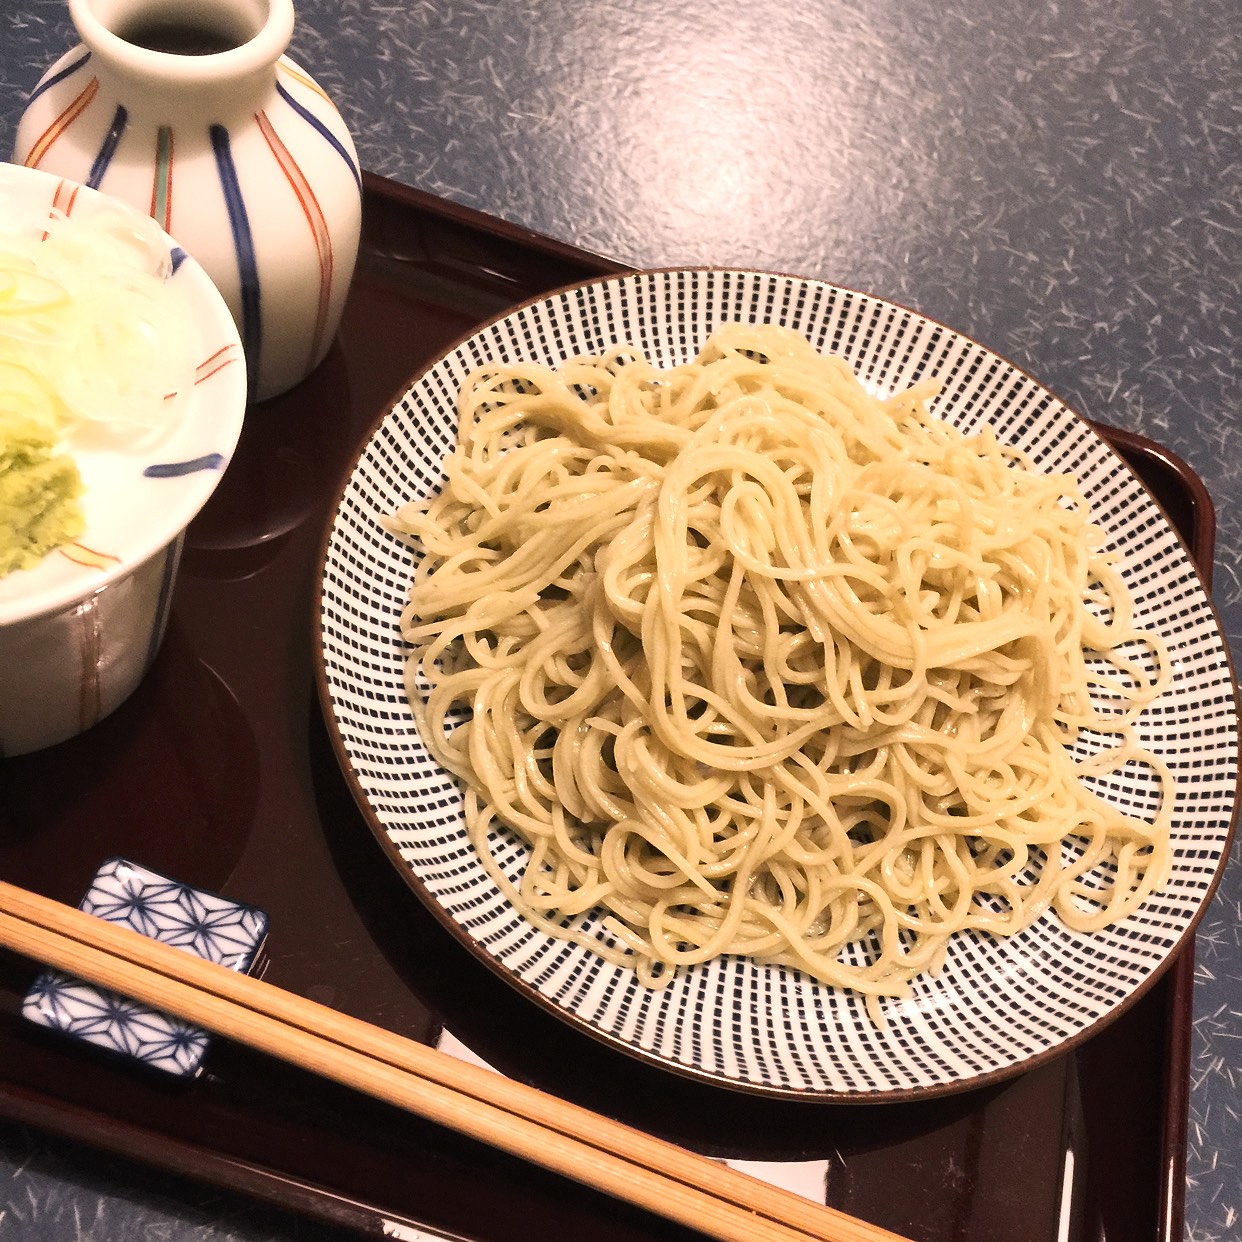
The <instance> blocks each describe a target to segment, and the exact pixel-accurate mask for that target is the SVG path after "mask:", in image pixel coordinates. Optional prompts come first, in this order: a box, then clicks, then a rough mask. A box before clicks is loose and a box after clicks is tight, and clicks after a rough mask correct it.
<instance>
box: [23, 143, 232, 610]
mask: <svg viewBox="0 0 1242 1242" xmlns="http://www.w3.org/2000/svg"><path fill="white" fill-rule="evenodd" d="M18 208H20V219H21V220H22V222H23V227H24V228H28V229H35V228H37V227H39V225H38V221H39V218H40V216H41V214H43V213H46V212H50V211H53V210H55V211H58V212H62V213H64V214H66V215H68V216H69V217H70V218H71V219H89V218H90V217H91V216H92V215H94V214H96V213H99V212H101V211H107V212H110V213H116V212H117V211H118V209H119V210H122V211H129V210H131V209H129V208H126V207H124V205H123V204H121V203H120V201H119V200H118V199H115V198H113V197H111V196H109V195H104V194H100V193H98V192H97V191H95V190H91V189H88V188H87V187H86V186H82V185H78V184H77V183H76V182H73V181H68V180H65V179H64V178H61V177H56V176H53V175H52V174H50V173H45V172H40V171H39V170H38V169H32V168H22V167H19V166H17V165H13V164H0V209H3V210H6V211H7V212H8V213H9V214H10V216H11V215H12V214H13V213H14V211H15V210H16V209H18ZM134 214H137V213H136V212H135V213H134ZM164 240H165V241H166V243H167V245H168V248H169V252H170V254H171V255H172V258H173V269H172V272H171V274H170V275H169V277H168V282H169V286H170V287H171V288H172V290H173V291H174V292H175V293H176V294H177V295H178V296H179V297H180V299H181V300H182V302H183V303H184V305H185V306H186V307H187V309H188V311H189V315H190V321H191V323H190V326H191V331H192V332H193V334H194V340H193V346H194V349H195V355H194V358H193V363H194V366H195V368H196V369H195V376H194V385H193V388H192V389H191V390H190V394H189V399H188V400H187V401H186V402H185V404H184V405H183V406H182V407H181V409H180V411H179V415H178V417H177V418H176V420H175V421H173V422H171V423H170V425H169V426H168V427H166V428H161V429H157V430H156V431H154V432H147V431H144V432H142V433H140V434H137V435H134V436H132V437H126V438H122V437H112V438H107V437H98V436H93V435H92V434H91V433H90V431H89V429H88V430H86V431H75V432H72V433H71V434H70V435H69V437H68V438H67V440H66V441H65V443H64V445H63V446H62V448H63V451H65V452H67V453H69V454H70V455H71V456H72V457H73V459H74V461H75V462H76V463H77V465H78V469H79V471H80V473H81V475H82V483H83V486H84V492H83V495H82V509H83V513H84V516H85V519H86V529H85V530H84V532H83V533H82V535H81V536H80V538H78V539H77V540H75V541H74V542H73V543H70V544H66V545H64V546H62V547H60V548H57V549H55V550H53V551H52V552H51V553H49V554H48V555H47V556H46V557H44V558H43V560H42V561H40V562H39V564H38V565H37V566H35V567H34V568H32V569H25V570H19V571H16V572H14V573H11V574H8V575H6V576H5V577H3V578H0V624H3V623H5V622H8V621H13V620H16V619H18V618H20V617H33V616H38V615H40V614H43V613H47V612H52V611H55V610H57V609H59V608H63V607H64V606H65V605H67V604H70V603H72V602H73V601H74V600H76V599H79V598H80V597H82V596H83V595H85V594H87V593H90V592H93V591H96V590H98V589H99V588H101V587H103V586H105V585H107V584H108V583H109V582H112V581H113V580H114V579H116V578H119V577H121V576H122V575H124V574H128V573H131V572H132V571H133V569H134V567H135V566H137V565H140V564H142V562H144V561H145V560H147V559H148V558H149V557H151V556H153V555H154V554H155V553H156V552H158V551H159V550H160V549H161V548H163V547H165V546H166V545H167V544H168V543H169V542H170V541H171V540H172V539H174V538H175V537H176V535H177V534H178V532H180V531H182V530H184V529H185V527H186V526H187V525H188V523H189V522H190V519H191V518H193V517H194V515H195V514H196V513H198V511H199V509H201V508H202V506H203V505H204V504H205V503H206V502H207V499H208V497H210V495H211V493H212V492H213V491H214V490H215V488H216V484H217V483H218V482H219V481H220V477H221V475H222V474H223V473H224V470H225V468H226V467H227V465H228V463H229V460H230V458H231V456H232V453H233V449H234V448H235V446H236V444H237V439H238V436H239V435H240V434H241V428H242V420H243V416H244V414H245V410H246V361H245V357H244V356H243V354H242V347H241V341H240V339H239V338H238V334H237V328H236V326H235V324H234V323H233V317H232V316H231V315H230V314H229V310H228V307H227V306H226V305H225V302H224V299H223V298H222V297H221V296H220V293H219V291H218V290H217V289H216V287H215V285H213V284H212V283H211V280H210V279H209V278H208V276H207V274H206V273H205V272H204V271H203V269H202V268H201V267H199V265H198V264H197V263H196V262H195V261H194V260H193V259H191V258H190V257H189V256H188V255H186V253H185V252H184V251H183V250H181V249H180V247H178V246H177V244H176V242H174V241H173V239H172V238H171V237H168V236H167V235H165V236H164Z"/></svg>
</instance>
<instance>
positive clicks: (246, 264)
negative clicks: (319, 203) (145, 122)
mask: <svg viewBox="0 0 1242 1242" xmlns="http://www.w3.org/2000/svg"><path fill="white" fill-rule="evenodd" d="M207 132H208V133H209V134H210V135H211V147H212V150H213V151H214V152H215V153H216V170H217V172H218V173H219V175H220V188H221V189H222V190H223V191H224V206H225V209H226V210H227V211H228V214H229V224H230V225H231V226H232V229H233V249H234V250H235V251H236V252H237V276H238V279H239V281H240V283H241V314H242V322H241V340H242V350H243V351H244V353H245V355H246V371H247V377H248V379H247V383H248V385H249V388H250V391H251V394H253V393H254V387H255V384H256V383H257V382H258V378H259V347H260V345H261V344H262V342H263V323H262V319H261V317H260V314H259V264H258V261H257V259H256V258H255V253H254V237H253V236H252V235H251V232H250V218H249V217H248V216H247V215H246V204H245V203H244V202H243V201H242V193H241V186H240V184H238V181H237V167H236V166H235V165H234V163H233V153H232V151H231V149H230V148H229V131H228V130H227V129H225V128H224V126H223V125H212V126H211V127H210V128H209V129H208V131H207Z"/></svg>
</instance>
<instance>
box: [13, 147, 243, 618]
mask: <svg viewBox="0 0 1242 1242" xmlns="http://www.w3.org/2000/svg"><path fill="white" fill-rule="evenodd" d="M6 192H12V193H15V194H17V195H19V196H24V195H26V194H27V193H29V194H31V195H32V196H37V198H36V202H37V203H41V202H43V201H46V202H47V203H48V205H49V208H50V207H51V206H52V205H53V204H54V203H55V202H56V201H57V199H58V195H63V196H64V197H66V198H67V200H68V201H69V202H70V203H71V204H72V210H73V211H78V210H81V209H82V207H83V206H85V208H86V210H87V212H88V213H89V212H91V211H97V210H101V209H103V208H104V207H105V206H106V207H108V208H111V209H113V210H119V211H122V212H125V213H128V214H130V215H132V216H135V217H138V218H140V219H142V220H144V221H149V223H150V225H151V226H154V227H155V228H156V229H157V230H158V233H159V235H160V237H161V238H162V239H163V241H164V242H165V244H166V245H167V246H168V250H169V253H170V254H171V255H174V256H175V258H176V280H177V282H178V288H179V289H181V290H184V291H185V292H184V294H183V296H184V297H185V298H186V300H187V302H188V304H189V305H190V306H191V307H192V309H193V312H194V316H195V320H196V323H197V325H198V327H199V331H200V339H204V338H205V340H206V343H207V346H208V353H210V354H213V355H214V354H217V353H222V352H223V351H225V350H228V351H230V353H231V355H232V360H233V362H234V363H235V365H229V366H225V367H221V369H220V370H219V371H217V372H216V373H215V376H213V378H216V381H217V382H216V383H215V384H214V385H213V386H212V387H211V389H210V390H196V391H194V392H193V393H192V395H191V398H190V404H189V406H188V408H187V409H186V411H185V412H184V413H183V414H182V420H183V421H185V422H189V421H190V420H192V419H194V418H195V416H197V417H198V418H199V419H200V420H203V421H204V426H206V425H207V422H206V417H205V413H204V412H205V411H209V414H210V426H211V429H212V445H213V449H214V451H215V453H217V454H218V455H219V457H220V458H221V459H222V460H221V461H220V463H219V464H218V466H217V467H216V468H213V469H209V470H198V471H196V472H194V474H193V475H186V476H183V480H182V481H184V480H186V479H190V480H192V485H189V486H185V487H183V488H181V489H180V490H179V492H178V494H177V500H176V502H175V503H172V504H165V505H163V506H161V507H160V508H159V509H158V510H157V511H156V512H155V513H154V514H153V515H152V521H150V522H149V523H146V524H145V525H144V526H143V528H142V530H141V532H140V533H136V534H135V535H134V536H133V537H131V538H129V539H128V540H127V541H126V543H125V545H124V547H123V549H122V552H121V554H120V555H118V556H116V557H115V558H114V562H113V563H110V564H106V565H104V566H101V567H98V568H92V569H91V571H90V572H89V573H86V574H84V575H83V576H82V577H81V578H78V577H76V576H75V577H73V578H71V579H67V580H65V581H62V582H60V583H58V584H57V583H52V584H47V585H44V586H42V587H40V585H39V584H38V583H37V581H36V584H35V587H34V589H33V590H32V591H31V592H29V593H24V592H21V591H18V590H15V591H14V593H13V596H12V598H8V599H6V598H5V596H6V595H7V594H8V592H7V591H5V590H3V589H0V625H11V624H14V623H19V622H23V621H32V620H36V619H38V618H40V617H44V616H47V615H49V614H53V613H58V612H61V611H63V610H64V609H66V608H69V607H72V606H73V605H75V604H77V603H79V602H81V601H82V600H85V599H88V598H90V597H91V596H93V595H94V594H96V592H98V591H100V590H102V589H103V588H104V587H106V586H108V585H109V584H110V583H113V582H115V581H117V580H119V579H121V578H125V577H127V576H128V575H130V574H131V573H133V572H134V570H136V569H137V568H138V567H139V566H140V565H143V564H145V563H146V562H147V561H148V560H150V559H151V558H152V557H153V556H156V555H158V554H159V553H160V552H161V551H163V549H165V548H167V547H168V545H169V544H171V543H172V542H173V541H174V540H175V539H177V538H178V536H179V535H180V534H182V532H184V530H185V529H186V527H187V526H188V525H189V524H190V522H191V521H192V520H193V518H194V517H195V516H196V515H197V514H198V512H199V511H200V510H201V509H202V507H203V505H205V504H206V503H207V501H208V500H209V499H210V497H211V495H212V493H213V492H214V491H215V489H216V487H217V486H218V485H219V482H220V480H221V478H222V477H223V475H224V472H225V470H226V469H227V468H228V464H229V461H230V460H231V459H232V455H233V453H234V451H235V449H236V447H237V442H238V440H239V439H240V437H241V432H242V426H243V423H244V420H245V415H246V409H247V397H246V391H247V389H246V364H245V359H244V356H243V354H242V345H241V338H240V335H239V333H238V330H237V325H236V323H235V322H234V319H233V315H232V313H231V312H230V311H229V308H228V305H227V304H226V302H225V301H224V296H223V294H221V293H220V291H219V289H218V288H217V287H216V285H215V283H214V282H213V281H212V280H211V278H210V277H209V276H208V275H207V273H206V271H205V270H204V269H203V268H202V266H201V265H200V264H199V263H198V262H197V261H196V260H195V259H194V258H193V257H192V256H190V255H189V254H187V253H186V252H185V251H184V250H183V249H182V248H181V246H180V245H179V244H178V243H177V241H176V239H175V238H174V237H172V236H171V235H170V234H168V233H167V232H165V231H164V230H163V229H160V228H158V226H157V225H155V222H154V221H153V220H151V218H150V217H149V216H146V215H144V213H142V212H141V211H140V210H139V209H138V208H136V207H134V206H133V205H132V204H130V203H127V202H126V201H125V200H123V199H121V198H118V197H117V196H115V195H112V194H108V193H105V192H104V191H102V190H97V189H94V188H92V187H91V186H88V185H86V184H84V183H82V182H79V181H76V180H75V179H74V178H72V177H65V176H61V175H60V174H57V173H51V172H47V171H45V170H43V169H40V168H30V167H27V166H26V165H23V164H14V163H12V162H10V161H3V162H0V194H4V193H6ZM217 377H218V378H217ZM80 537H82V538H87V537H89V528H88V529H87V530H86V531H83V532H82V536H80ZM55 551H56V549H51V550H50V551H49V553H48V555H52V554H53V553H54V552H55ZM42 563H43V562H42V561H40V562H39V565H42ZM39 565H35V566H33V567H31V568H30V569H25V570H21V569H18V570H13V571H12V572H11V573H10V574H7V575H5V576H4V577H3V578H0V584H3V585H6V586H7V584H8V583H10V582H21V581H22V579H21V578H18V577H15V576H14V575H20V574H34V573H37V571H38V569H39Z"/></svg>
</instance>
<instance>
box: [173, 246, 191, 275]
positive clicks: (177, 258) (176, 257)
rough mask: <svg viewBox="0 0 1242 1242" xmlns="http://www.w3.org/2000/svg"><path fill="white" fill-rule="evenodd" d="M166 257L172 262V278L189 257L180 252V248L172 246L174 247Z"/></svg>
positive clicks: (182, 251)
mask: <svg viewBox="0 0 1242 1242" xmlns="http://www.w3.org/2000/svg"><path fill="white" fill-rule="evenodd" d="M168 257H169V259H170V260H171V261H172V275H174V276H175V275H176V274H177V272H178V270H179V269H180V267H181V265H182V264H183V263H184V262H185V261H186V259H188V258H189V257H190V256H189V255H188V254H186V252H185V251H184V250H182V249H181V247H180V246H174V247H173V248H172V249H171V250H170V251H169V252H168Z"/></svg>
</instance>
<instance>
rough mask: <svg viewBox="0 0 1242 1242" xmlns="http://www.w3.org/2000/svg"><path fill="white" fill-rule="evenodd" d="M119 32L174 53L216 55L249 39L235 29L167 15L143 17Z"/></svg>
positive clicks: (131, 40)
mask: <svg viewBox="0 0 1242 1242" xmlns="http://www.w3.org/2000/svg"><path fill="white" fill-rule="evenodd" d="M117 34H118V35H119V36H120V37H121V38H122V39H124V40H125V42H126V43H132V44H134V46H136V47H145V48H146V49H147V50H148V51H151V52H167V53H169V54H171V55H173V56H214V55H215V54H216V53H217V52H229V51H232V50H233V48H235V47H240V46H241V45H242V44H243V43H245V42H246V36H245V35H242V36H241V37H238V36H237V35H236V34H234V33H233V32H232V31H228V30H221V29H219V28H218V27H210V26H202V25H199V24H198V23H196V22H192V21H186V20H184V19H180V20H179V19H177V18H164V17H140V18H138V20H137V21H134V22H131V23H129V24H128V25H125V26H122V27H121V28H120V29H119V30H118V31H117Z"/></svg>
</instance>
